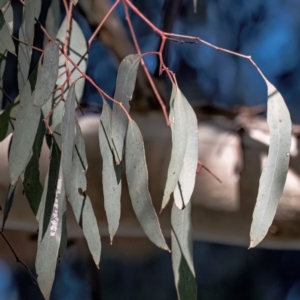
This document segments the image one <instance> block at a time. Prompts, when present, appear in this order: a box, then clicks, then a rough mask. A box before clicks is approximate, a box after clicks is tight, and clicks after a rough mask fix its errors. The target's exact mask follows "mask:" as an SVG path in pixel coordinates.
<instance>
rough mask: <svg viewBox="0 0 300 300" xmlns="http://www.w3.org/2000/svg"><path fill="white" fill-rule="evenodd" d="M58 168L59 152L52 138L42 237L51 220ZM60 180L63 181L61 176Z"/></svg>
mask: <svg viewBox="0 0 300 300" xmlns="http://www.w3.org/2000/svg"><path fill="white" fill-rule="evenodd" d="M60 168H61V152H60V150H59V148H58V146H57V144H56V142H55V141H54V140H53V142H52V150H51V160H50V167H49V174H48V182H47V194H46V200H45V205H44V212H43V228H42V229H43V230H42V237H44V235H45V233H46V231H47V228H48V226H49V223H50V220H51V216H52V210H53V205H54V202H55V197H56V196H55V193H56V189H57V186H58V181H59V178H60V177H59V176H60V172H62V171H61V170H60ZM61 180H62V181H63V178H62V179H61ZM64 193H65V192H64Z"/></svg>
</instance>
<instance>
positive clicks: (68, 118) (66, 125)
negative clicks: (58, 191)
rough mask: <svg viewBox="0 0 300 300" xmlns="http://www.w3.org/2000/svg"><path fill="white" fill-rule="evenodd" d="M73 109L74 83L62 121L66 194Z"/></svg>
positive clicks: (67, 192) (70, 157)
mask: <svg viewBox="0 0 300 300" xmlns="http://www.w3.org/2000/svg"><path fill="white" fill-rule="evenodd" d="M75 109H76V95H75V84H72V86H71V87H70V91H69V93H68V98H67V100H66V105H65V112H64V116H63V123H62V151H61V154H62V157H61V159H62V170H63V175H64V183H65V189H66V195H67V197H69V195H70V194H71V189H72V186H71V180H72V159H73V157H72V153H73V149H74V143H75Z"/></svg>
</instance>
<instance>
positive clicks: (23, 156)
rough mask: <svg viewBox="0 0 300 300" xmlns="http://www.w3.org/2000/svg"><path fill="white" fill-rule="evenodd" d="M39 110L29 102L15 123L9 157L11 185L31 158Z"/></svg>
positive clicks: (39, 114) (21, 110)
mask: <svg viewBox="0 0 300 300" xmlns="http://www.w3.org/2000/svg"><path fill="white" fill-rule="evenodd" d="M40 116H41V110H40V108H39V107H36V106H34V105H33V101H31V102H29V103H28V104H27V105H26V106H25V107H23V108H21V109H20V111H19V113H18V116H17V120H16V122H15V129H14V135H13V139H12V144H11V151H10V156H9V173H10V179H11V184H15V183H16V182H17V180H18V177H19V176H20V175H21V173H22V172H24V171H25V168H26V166H27V163H28V161H29V159H30V157H31V149H32V145H33V143H34V140H35V136H36V133H37V129H38V125H39V120H40Z"/></svg>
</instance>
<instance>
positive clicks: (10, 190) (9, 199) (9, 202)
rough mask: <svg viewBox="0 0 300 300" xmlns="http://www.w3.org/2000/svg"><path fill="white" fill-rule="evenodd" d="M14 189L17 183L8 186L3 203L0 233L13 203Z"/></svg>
mask: <svg viewBox="0 0 300 300" xmlns="http://www.w3.org/2000/svg"><path fill="white" fill-rule="evenodd" d="M16 187H17V183H16V184H15V185H11V184H10V185H9V188H8V192H7V196H6V201H5V206H4V213H3V221H2V231H3V230H4V226H5V223H6V220H7V218H8V215H9V212H10V209H11V207H12V204H13V201H14V195H15V190H16Z"/></svg>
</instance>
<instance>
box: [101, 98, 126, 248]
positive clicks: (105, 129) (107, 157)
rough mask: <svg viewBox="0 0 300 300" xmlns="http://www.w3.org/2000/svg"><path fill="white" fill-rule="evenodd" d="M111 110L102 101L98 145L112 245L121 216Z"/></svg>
mask: <svg viewBox="0 0 300 300" xmlns="http://www.w3.org/2000/svg"><path fill="white" fill-rule="evenodd" d="M111 114H112V113H111V109H110V107H109V106H108V104H107V102H106V101H105V100H103V107H102V114H101V119H100V124H99V144H100V152H101V156H102V162H103V169H102V182H103V194H104V207H105V212H106V216H107V221H108V231H109V235H110V240H111V243H112V240H113V237H114V235H115V233H116V232H117V229H118V227H119V222H120V215H121V190H122V184H121V182H120V178H118V177H117V176H118V175H117V176H116V172H115V168H117V166H116V163H115V159H114V152H113V144H112V140H111V118H112V116H111ZM119 176H120V175H119Z"/></svg>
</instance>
